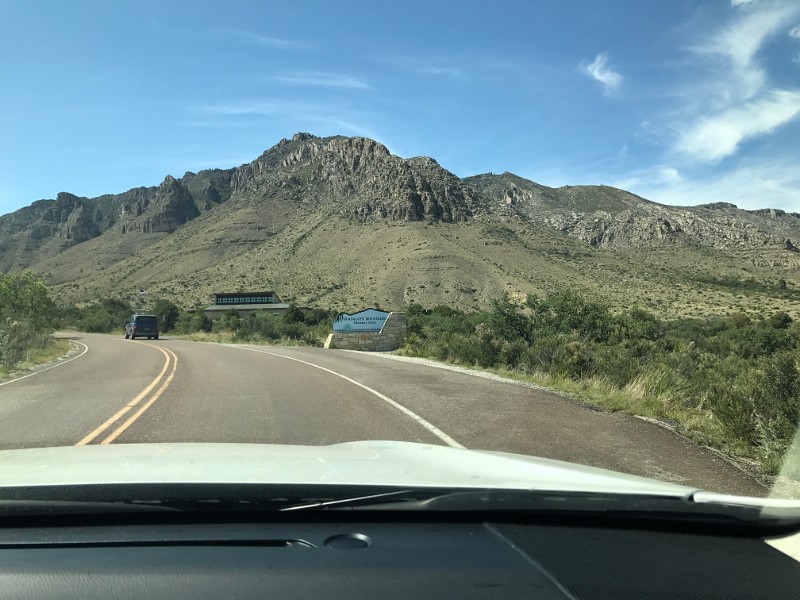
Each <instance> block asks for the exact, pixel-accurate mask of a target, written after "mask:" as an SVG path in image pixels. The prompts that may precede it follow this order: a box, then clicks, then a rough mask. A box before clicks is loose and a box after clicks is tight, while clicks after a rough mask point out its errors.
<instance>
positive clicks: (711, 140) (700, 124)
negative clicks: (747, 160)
mask: <svg viewBox="0 0 800 600" xmlns="http://www.w3.org/2000/svg"><path fill="white" fill-rule="evenodd" d="M798 115H800V92H797V91H785V90H775V91H772V92H770V93H769V94H767V95H764V96H762V97H759V98H758V99H757V100H753V101H751V102H748V103H746V104H744V105H741V106H737V107H736V108H731V109H730V110H727V111H724V112H721V113H718V114H715V115H712V116H709V117H704V118H702V119H699V120H698V121H695V122H694V123H692V125H691V126H690V127H688V128H687V129H686V130H685V131H683V132H682V133H681V135H680V136H679V138H678V141H677V142H676V145H675V149H676V150H678V151H679V152H683V153H685V154H690V155H692V156H695V157H697V158H700V159H703V160H707V161H716V160H719V159H721V158H724V157H726V156H729V155H731V154H733V153H734V152H736V150H737V148H738V147H739V145H740V144H741V143H742V142H743V141H744V140H746V139H749V138H752V137H756V136H760V135H764V134H767V133H771V132H773V131H775V129H777V128H778V127H780V126H781V125H783V124H784V123H787V122H789V121H791V120H793V119H794V118H795V117H797V116H798Z"/></svg>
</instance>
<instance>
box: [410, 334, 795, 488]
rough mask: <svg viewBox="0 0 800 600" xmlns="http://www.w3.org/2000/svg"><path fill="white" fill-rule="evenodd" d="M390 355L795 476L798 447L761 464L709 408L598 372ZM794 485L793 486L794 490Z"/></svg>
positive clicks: (763, 471) (751, 470) (771, 477)
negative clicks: (640, 422)
mask: <svg viewBox="0 0 800 600" xmlns="http://www.w3.org/2000/svg"><path fill="white" fill-rule="evenodd" d="M394 354H397V355H400V356H409V357H415V358H425V359H427V360H432V361H435V362H439V363H441V364H448V365H454V366H458V367H461V368H464V369H469V370H473V371H480V372H484V373H490V374H492V375H497V376H499V377H503V378H506V379H510V380H513V381H519V382H522V383H527V384H531V385H535V386H537V387H542V388H545V389H547V390H551V391H553V392H556V393H562V394H565V395H567V396H569V397H570V398H571V399H573V400H575V401H578V402H581V403H584V404H586V405H588V406H591V407H594V408H598V409H600V410H603V411H607V412H621V413H624V414H628V415H632V416H636V417H643V418H645V419H648V420H652V421H653V422H655V423H656V424H657V425H660V426H663V427H665V428H667V429H669V430H670V431H673V432H674V433H676V434H678V435H680V436H683V437H685V438H686V439H688V440H690V441H692V442H694V443H696V444H698V445H700V446H703V447H706V448H709V449H711V450H713V451H717V452H719V453H721V454H722V455H723V456H724V457H725V458H726V459H728V460H729V461H731V462H732V463H734V464H736V465H737V466H738V467H739V468H740V469H742V470H743V471H745V472H746V473H748V474H749V475H750V476H752V477H754V478H755V479H757V480H758V481H760V482H761V483H763V484H764V485H766V486H767V487H770V488H772V487H773V486H774V485H775V483H776V480H777V479H778V473H779V472H780V475H781V477H782V478H790V479H792V480H794V481H800V448H795V449H793V450H792V451H790V452H787V454H786V455H785V457H786V459H787V460H786V461H785V462H782V463H781V464H779V465H774V464H765V463H764V461H763V457H762V455H761V454H760V453H759V451H758V449H757V448H754V447H753V446H750V445H748V444H745V443H743V442H742V441H740V440H737V439H736V438H732V437H731V436H730V434H729V433H728V431H727V430H726V428H725V427H724V426H723V425H722V424H721V423H720V422H719V421H718V420H717V419H716V418H714V415H713V413H712V411H711V410H708V409H700V408H697V407H689V406H680V405H678V406H676V405H674V404H673V403H672V402H670V400H669V399H668V398H666V397H661V398H659V397H654V396H651V395H648V394H641V392H640V391H635V390H630V389H623V390H620V389H617V388H616V387H615V386H614V385H613V384H612V383H610V382H609V381H607V380H605V379H603V378H601V377H588V378H585V379H582V380H575V379H572V378H570V377H565V376H560V375H551V374H548V373H542V372H535V373H524V372H521V371H519V370H510V369H505V368H492V367H480V366H478V365H475V364H464V363H461V362H460V361H445V360H437V359H436V358H431V357H427V356H420V355H417V354H414V353H411V352H408V350H407V349H405V348H401V349H400V350H398V351H395V352H394ZM798 445H800V442H795V446H798ZM784 485H787V484H786V482H784ZM794 487H795V486H794V485H792V488H793V489H794Z"/></svg>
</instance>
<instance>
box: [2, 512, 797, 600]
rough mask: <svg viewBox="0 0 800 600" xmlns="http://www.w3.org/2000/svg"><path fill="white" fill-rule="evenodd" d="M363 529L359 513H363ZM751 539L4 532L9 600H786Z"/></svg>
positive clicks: (498, 532)
mask: <svg viewBox="0 0 800 600" xmlns="http://www.w3.org/2000/svg"><path fill="white" fill-rule="evenodd" d="M353 516H355V514H353ZM798 590H800V563H798V562H796V561H794V560H793V559H791V558H790V557H788V556H786V555H784V554H782V553H781V552H779V551H778V550H775V549H774V548H772V547H770V546H769V545H767V544H766V543H764V542H763V541H762V540H760V539H758V538H751V537H739V536H728V535H720V534H703V533H692V532H686V531H667V530H648V529H641V528H627V527H607V526H599V527H596V526H591V525H587V524H586V523H582V524H579V525H578V524H564V523H557V524H546V523H535V524H531V523H525V522H509V521H507V520H506V521H503V522H491V521H474V522H471V521H464V522H458V521H454V520H451V519H448V520H446V521H442V522H437V521H435V520H431V519H425V520H407V519H403V520H402V521H399V520H398V521H396V520H392V519H391V518H388V519H387V518H386V517H385V516H384V517H382V518H380V519H372V518H367V519H365V520H358V519H354V518H347V519H340V520H336V519H330V518H325V519H318V518H313V519H309V520H292V521H286V520H283V521H281V522H218V523H210V522H205V523H200V522H194V523H192V522H187V523H136V524H120V523H115V522H113V520H109V519H106V520H105V522H101V523H94V524H92V523H89V524H74V525H73V524H60V525H55V526H52V525H51V526H35V525H31V524H25V525H24V526H10V527H3V528H2V529H0V596H1V597H3V598H25V599H27V598H31V599H32V598H37V599H39V598H81V599H91V598H148V599H153V598H171V599H175V598H227V599H233V598H315V597H317V598H326V599H329V600H335V599H339V598H354V597H358V598H386V599H390V598H403V599H404V600H408V599H409V598H419V597H436V598H459V599H463V598H488V597H492V598H499V597H503V598H518V597H519V598H522V597H524V598H543V599H564V598H614V599H624V598H655V599H658V598H676V597H696V598H701V597H702V598H725V599H731V598H753V597H760V598H788V597H795V596H796V594H797V593H798Z"/></svg>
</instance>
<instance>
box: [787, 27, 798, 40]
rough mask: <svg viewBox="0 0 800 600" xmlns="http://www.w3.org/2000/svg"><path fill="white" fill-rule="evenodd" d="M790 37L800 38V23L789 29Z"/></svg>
mask: <svg viewBox="0 0 800 600" xmlns="http://www.w3.org/2000/svg"><path fill="white" fill-rule="evenodd" d="M789 37H790V38H792V39H795V40H800V25H795V26H794V27H792V28H791V29H790V30H789Z"/></svg>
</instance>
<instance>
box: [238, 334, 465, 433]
mask: <svg viewBox="0 0 800 600" xmlns="http://www.w3.org/2000/svg"><path fill="white" fill-rule="evenodd" d="M226 345H228V346H230V347H231V348H238V349H240V350H249V351H250V352H257V353H259V354H269V355H270V356H276V357H278V358H285V359H286V360H293V361H295V362H299V363H302V364H304V365H307V366H309V367H314V368H315V369H320V370H321V371H325V372H326V373H330V374H331V375H335V376H336V377H340V378H341V379H344V380H345V381H347V382H349V383H352V384H353V385H355V386H358V387H360V388H362V389H364V390H366V391H367V392H369V393H370V394H372V395H374V396H376V397H378V398H380V399H381V400H383V401H384V402H386V403H387V404H389V405H391V406H393V407H394V408H396V409H397V410H399V411H400V412H402V413H403V414H404V415H406V416H407V417H410V418H411V419H413V420H414V421H416V422H417V423H418V424H419V425H421V426H422V427H424V428H425V429H427V430H428V431H429V432H430V433H432V434H433V435H435V436H436V437H437V438H439V439H440V440H442V441H443V442H444V443H445V444H447V445H448V446H450V447H452V448H464V447H465V446H463V445H462V444H459V443H458V442H457V441H456V440H454V439H453V438H452V437H450V436H449V435H447V434H446V433H445V432H444V431H442V430H441V429H439V428H438V427H436V425H434V424H433V423H431V422H430V421H427V420H426V419H423V418H422V417H420V416H419V415H418V414H417V413H415V412H414V411H412V410H410V409H408V408H406V407H405V406H403V405H402V404H400V403H399V402H395V401H394V400H392V399H391V398H389V397H388V396H386V395H384V394H381V393H380V392H379V391H377V390H374V389H372V388H371V387H369V386H366V385H364V384H363V383H360V382H358V381H356V380H355V379H352V378H350V377H348V376H347V375H342V374H341V373H337V372H336V371H334V370H332V369H328V368H327V367H323V366H320V365H316V364H314V363H312V362H308V361H306V360H302V359H300V358H294V357H291V356H286V355H284V354H278V353H277V352H270V351H268V350H257V349H255V348H248V347H246V346H237V345H235V344H226Z"/></svg>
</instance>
